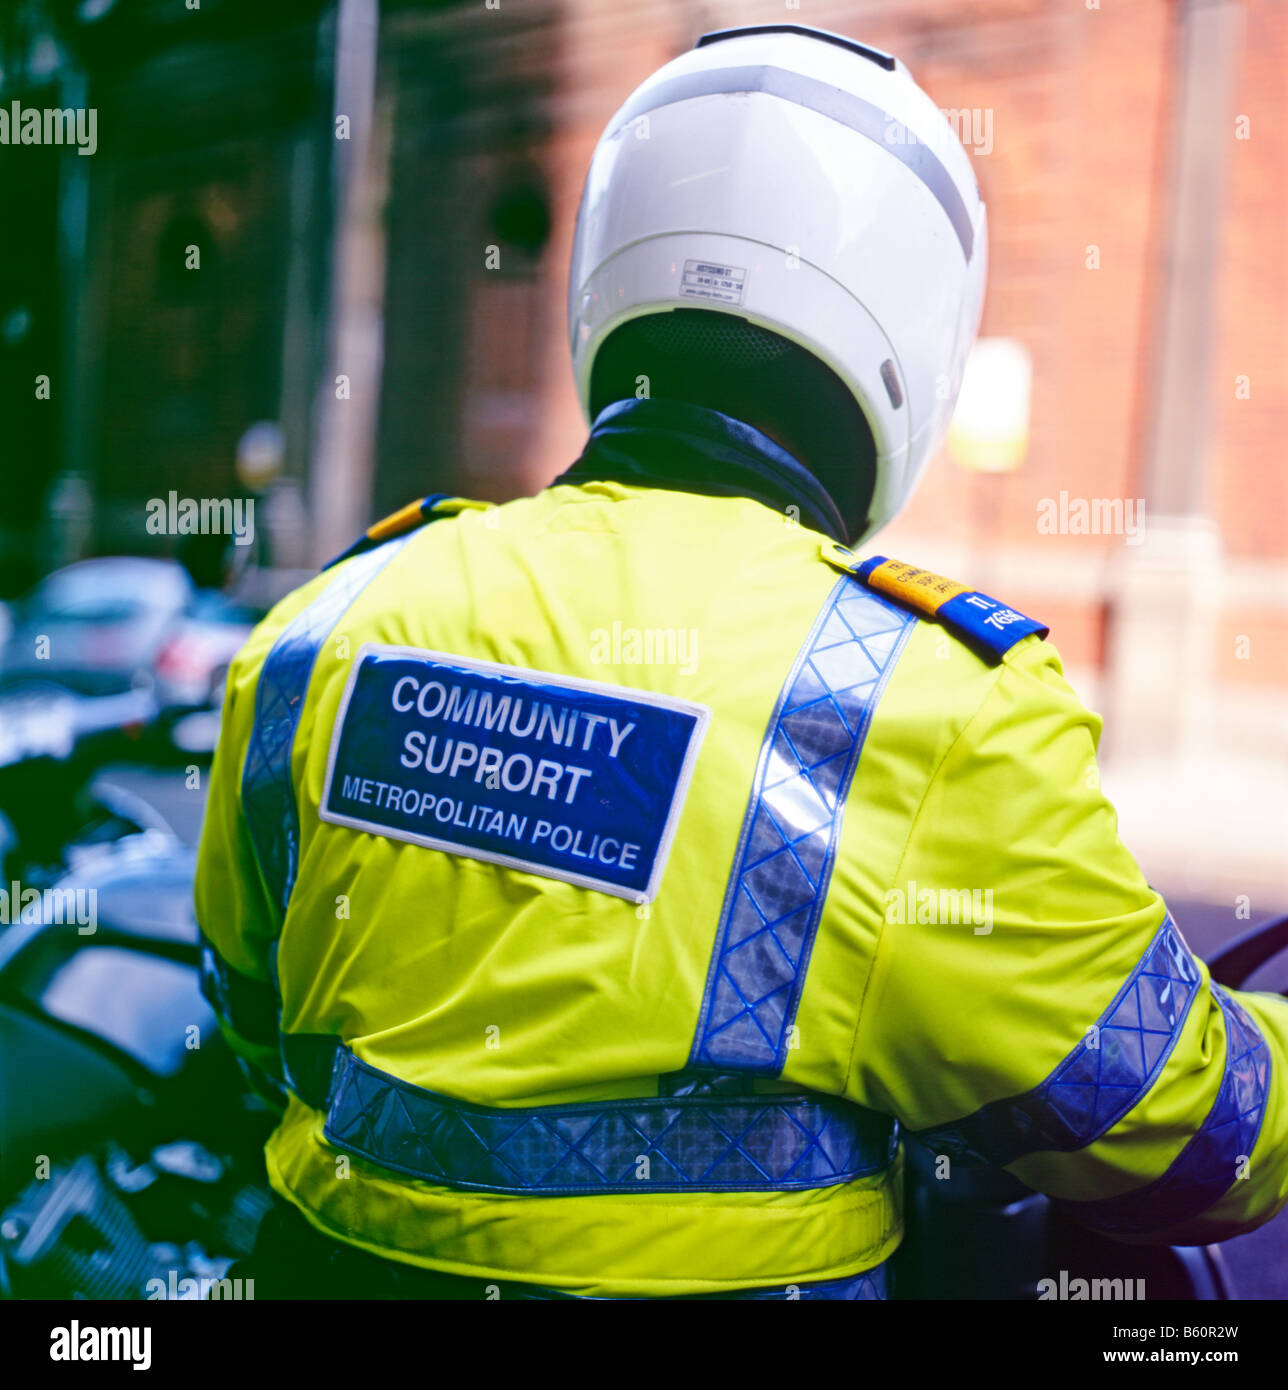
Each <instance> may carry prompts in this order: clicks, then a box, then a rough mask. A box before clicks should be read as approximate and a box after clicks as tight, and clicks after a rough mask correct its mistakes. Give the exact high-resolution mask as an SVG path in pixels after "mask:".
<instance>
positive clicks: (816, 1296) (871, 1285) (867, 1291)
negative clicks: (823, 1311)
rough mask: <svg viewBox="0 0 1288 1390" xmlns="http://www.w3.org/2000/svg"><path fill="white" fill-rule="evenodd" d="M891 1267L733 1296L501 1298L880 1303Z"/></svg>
mask: <svg viewBox="0 0 1288 1390" xmlns="http://www.w3.org/2000/svg"><path fill="white" fill-rule="evenodd" d="M891 1282H892V1280H891V1278H890V1263H889V1261H888V1260H887V1261H884V1262H883V1263H881V1264H879V1265H876V1266H874V1267H873V1268H872V1269H867V1270H864V1272H863V1273H862V1274H851V1275H849V1276H848V1277H847V1278H844V1279H820V1280H817V1281H815V1282H813V1283H797V1284H779V1285H776V1286H775V1287H773V1288H760V1289H734V1290H733V1291H732V1292H730V1293H698V1294H676V1295H674V1296H671V1297H666V1296H663V1297H659V1298H652V1299H608V1298H592V1297H589V1296H587V1295H585V1294H575V1293H564V1292H562V1291H561V1290H558V1289H546V1288H542V1287H541V1286H540V1285H537V1284H531V1285H523V1284H507V1285H505V1286H503V1291H502V1294H501V1297H502V1298H503V1299H505V1300H506V1301H507V1302H512V1301H513V1300H515V1299H520V1300H524V1299H528V1300H537V1299H540V1300H546V1299H569V1298H571V1299H576V1300H577V1301H578V1302H580V1303H620V1302H631V1303H714V1302H720V1303H725V1302H735V1303H744V1302H765V1301H770V1300H781V1301H782V1302H784V1303H790V1302H798V1301H799V1302H801V1303H806V1302H809V1303H822V1302H829V1303H878V1302H883V1301H884V1300H886V1299H888V1298H889V1297H890V1285H891Z"/></svg>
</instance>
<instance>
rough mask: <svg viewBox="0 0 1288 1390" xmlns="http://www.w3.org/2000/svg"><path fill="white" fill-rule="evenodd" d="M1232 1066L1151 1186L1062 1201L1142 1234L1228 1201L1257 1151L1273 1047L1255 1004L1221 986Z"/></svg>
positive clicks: (1099, 1221)
mask: <svg viewBox="0 0 1288 1390" xmlns="http://www.w3.org/2000/svg"><path fill="white" fill-rule="evenodd" d="M1212 995H1213V997H1214V998H1215V999H1216V1001H1217V1003H1218V1004H1219V1005H1220V1006H1221V1012H1222V1013H1223V1014H1224V1015H1225V1074H1224V1076H1223V1078H1222V1081H1221V1089H1220V1091H1219V1092H1218V1093H1217V1097H1216V1100H1215V1101H1214V1102H1213V1103H1212V1109H1211V1110H1210V1111H1208V1115H1207V1119H1205V1120H1204V1121H1203V1127H1202V1128H1201V1129H1200V1130H1199V1131H1198V1133H1197V1134H1195V1136H1194V1137H1193V1138H1192V1139H1191V1140H1190V1142H1189V1143H1188V1144H1186V1146H1185V1147H1184V1148H1183V1149H1182V1150H1181V1152H1180V1154H1179V1155H1178V1156H1177V1158H1176V1160H1175V1161H1174V1162H1173V1163H1172V1165H1171V1166H1170V1167H1169V1168H1168V1170H1167V1172H1165V1173H1164V1174H1163V1176H1162V1177H1161V1178H1158V1179H1157V1180H1156V1181H1155V1182H1152V1183H1150V1184H1149V1186H1148V1187H1138V1188H1135V1189H1134V1190H1133V1191H1131V1192H1124V1193H1122V1194H1121V1195H1120V1196H1118V1197H1109V1198H1105V1199H1103V1200H1101V1201H1098V1202H1061V1203H1060V1206H1061V1207H1062V1208H1063V1209H1064V1210H1065V1211H1066V1212H1067V1213H1068V1214H1069V1215H1070V1216H1072V1217H1074V1218H1075V1219H1076V1220H1078V1221H1081V1222H1082V1223H1084V1224H1085V1225H1088V1226H1092V1227H1095V1228H1096V1229H1097V1230H1101V1231H1109V1232H1112V1233H1113V1234H1115V1235H1142V1234H1145V1233H1146V1232H1149V1231H1159V1230H1163V1229H1164V1228H1165V1227H1168V1226H1175V1225H1178V1224H1179V1223H1181V1222H1183V1221H1189V1220H1190V1219H1192V1218H1193V1217H1195V1216H1199V1215H1200V1214H1201V1213H1202V1212H1204V1211H1206V1210H1207V1208H1208V1207H1210V1206H1211V1205H1212V1204H1213V1203H1214V1202H1217V1201H1220V1199H1221V1198H1222V1197H1223V1196H1224V1195H1225V1193H1226V1192H1227V1191H1228V1190H1229V1189H1230V1187H1231V1186H1232V1185H1233V1184H1234V1183H1235V1182H1236V1181H1237V1180H1238V1179H1239V1177H1240V1176H1241V1175H1243V1174H1246V1171H1247V1165H1248V1163H1249V1162H1250V1160H1251V1158H1252V1151H1253V1149H1255V1148H1256V1146H1257V1138H1258V1136H1259V1135H1260V1133H1261V1121H1262V1118H1263V1117H1264V1115H1265V1113H1266V1096H1267V1094H1268V1093H1269V1090H1270V1049H1269V1047H1267V1045H1266V1040H1265V1038H1264V1037H1263V1036H1262V1034H1261V1029H1260V1028H1258V1027H1257V1025H1256V1023H1255V1022H1254V1021H1253V1019H1252V1018H1251V1017H1249V1015H1248V1012H1247V1010H1246V1009H1245V1008H1244V1007H1243V1006H1242V1005H1241V1004H1240V1003H1239V1002H1238V1001H1237V1000H1235V999H1231V998H1230V996H1229V995H1228V994H1227V993H1226V992H1225V991H1224V990H1223V989H1222V988H1221V987H1220V985H1213V986H1212Z"/></svg>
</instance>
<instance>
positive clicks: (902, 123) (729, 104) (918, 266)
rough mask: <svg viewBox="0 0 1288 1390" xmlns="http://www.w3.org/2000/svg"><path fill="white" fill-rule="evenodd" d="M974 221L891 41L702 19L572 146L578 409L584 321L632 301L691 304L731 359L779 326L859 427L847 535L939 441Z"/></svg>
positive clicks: (903, 493)
mask: <svg viewBox="0 0 1288 1390" xmlns="http://www.w3.org/2000/svg"><path fill="white" fill-rule="evenodd" d="M987 239H988V238H987V222H986V218H985V211H984V204H983V202H982V201H981V199H980V195H979V189H978V186H977V184H976V181H975V174H974V171H973V169H972V168H971V161H970V158H969V156H968V155H967V154H966V152H965V150H964V149H963V148H962V146H961V144H960V143H959V141H958V140H957V138H956V136H955V135H954V133H953V130H952V128H951V126H950V125H949V124H948V122H947V120H945V118H944V116H943V115H942V114H941V112H940V111H939V110H938V108H937V107H936V106H935V104H934V102H933V101H932V100H931V99H930V98H929V97H928V96H927V95H926V94H925V93H924V92H923V91H922V90H921V88H920V87H918V86H917V84H916V83H915V82H914V81H913V79H912V77H911V76H910V74H909V73H908V70H907V69H906V68H905V67H904V66H903V64H902V63H900V62H899V61H898V60H897V59H895V58H892V57H891V56H890V55H888V54H885V53H882V52H880V51H879V50H877V49H872V48H868V47H866V46H864V45H862V44H859V43H856V42H854V41H852V40H850V39H846V38H843V37H841V36H840V35H837V34H831V33H827V32H826V31H823V30H819V29H809V28H805V27H803V26H799V25H794V24H769V25H761V26H756V27H753V28H747V29H731V30H724V31H720V32H717V33H712V34H707V35H704V36H703V37H702V38H701V39H700V40H699V41H698V43H697V45H696V46H695V47H694V48H693V50H692V51H690V52H688V53H685V54H683V55H682V56H681V57H679V58H676V59H675V60H674V61H673V62H670V63H668V64H666V66H665V67H663V68H661V69H659V71H657V72H656V73H654V74H653V76H652V77H650V78H649V79H648V80H647V81H646V82H644V83H643V85H642V86H640V87H638V88H637V89H636V90H635V92H634V93H632V95H631V96H630V97H629V98H628V100H627V101H626V103H625V105H623V106H622V107H621V109H620V110H619V111H618V112H617V114H616V115H615V116H614V117H613V118H612V120H611V121H610V122H609V123H608V127H607V129H606V130H605V131H604V133H603V135H602V136H601V137H600V140H599V144H598V145H597V147H596V149H595V154H594V158H593V159H592V161H591V165H590V171H589V173H588V175H587V178H586V186H585V190H584V192H583V194H582V201H581V208H580V211H579V213H578V216H577V230H576V236H575V239H574V243H573V253H572V268H571V275H570V282H569V327H570V334H571V339H572V356H573V371H574V375H575V377H576V382H577V389H578V393H579V396H580V399H581V402H582V408H583V410H584V411H585V412H586V414H587V417H588V418H592V417H593V410H594V409H597V408H598V407H597V406H595V405H594V404H593V392H592V383H593V381H594V373H595V367H596V359H597V357H598V355H599V353H600V350H601V348H603V346H604V344H605V342H606V340H608V339H609V337H610V335H611V334H613V333H614V331H615V330H618V329H621V328H622V327H623V326H624V325H626V324H628V323H630V322H631V321H632V320H634V319H637V318H641V317H642V316H650V324H649V325H648V327H649V328H660V329H661V330H663V336H664V331H665V329H666V327H667V324H668V322H674V323H679V322H681V318H676V317H674V311H675V310H689V311H692V310H695V309H696V310H701V311H705V312H704V313H703V316H702V322H703V323H704V324H707V325H708V326H709V328H710V329H717V328H720V329H724V330H726V332H725V334H724V337H723V338H722V339H721V342H722V343H723V344H724V348H725V350H727V348H728V345H729V344H730V343H736V344H740V347H739V348H738V349H737V350H738V351H740V352H741V353H742V356H743V358H745V359H746V360H748V361H751V360H753V359H757V358H758V357H760V358H763V357H764V355H765V354H766V353H767V352H768V353H769V354H770V355H772V352H773V348H772V346H771V345H772V344H773V343H775V342H781V340H784V339H785V340H787V342H788V343H790V344H794V345H795V346H796V348H797V349H802V350H803V351H804V352H805V353H808V354H809V355H810V357H811V358H812V359H817V360H818V361H821V362H822V363H824V364H825V365H826V366H827V367H828V368H830V369H831V372H832V373H835V375H836V377H837V378H839V379H840V382H842V383H844V387H845V388H847V390H848V392H849V393H851V394H852V395H853V398H854V401H855V402H856V403H857V406H858V408H859V410H860V411H861V412H862V416H863V418H864V420H866V423H867V429H868V431H870V434H871V440H872V447H873V449H874V452H875V477H874V479H873V482H872V491H871V496H870V500H869V501H868V504H867V515H866V521H862V520H860V522H859V524H858V527H857V529H856V534H853V535H852V536H851V537H850V540H851V541H852V543H854V544H858V543H859V542H860V541H862V540H864V539H865V538H866V537H868V536H871V535H872V534H873V533H874V532H876V531H877V530H879V529H880V528H881V527H882V526H884V525H885V524H886V522H888V521H889V520H890V519H891V518H892V517H894V516H895V515H896V513H898V512H899V511H900V509H901V508H902V507H903V506H904V504H905V503H906V502H907V500H908V499H909V497H910V496H911V495H912V492H913V489H914V488H915V486H916V484H917V482H918V480H919V479H920V477H921V474H922V472H923V471H924V469H925V467H926V464H927V463H928V462H929V460H930V459H931V457H932V456H933V455H934V454H935V452H936V451H937V450H938V448H939V446H940V444H941V443H942V441H943V438H944V435H945V433H946V431H947V428H948V423H949V420H950V418H951V416H952V411H953V406H954V404H955V403H956V400H957V393H958V390H959V388H960V385H961V377H962V371H963V369H964V366H965V362H966V356H967V354H968V353H969V351H970V348H971V344H972V343H973V341H974V338H975V333H976V331H977V329H978V326H979V317H980V310H981V307H982V302H983V295H984V282H985V276H986V262H987ZM708 314H709V315H720V316H723V317H722V318H721V319H718V320H717V319H708V318H707V315H708ZM658 316H671V317H670V318H669V319H668V318H667V317H658ZM696 318H697V315H694V314H692V313H689V314H686V315H683V316H682V319H683V320H684V321H687V322H689V323H692V322H694V321H695V319H696ZM636 327H637V328H640V327H644V325H636ZM732 334H741V337H736V336H731V335H732ZM716 336H717V337H719V335H716ZM713 341H714V339H713ZM782 346H783V348H784V349H785V350H787V344H786V343H783V344H782ZM734 360H741V359H738V358H735V359H734ZM846 403H847V405H848V397H847V399H846ZM753 423H754V422H753ZM868 466H869V467H871V466H872V465H871V463H869V465H868Z"/></svg>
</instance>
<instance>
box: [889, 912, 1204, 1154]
mask: <svg viewBox="0 0 1288 1390" xmlns="http://www.w3.org/2000/svg"><path fill="white" fill-rule="evenodd" d="M1198 985H1199V968H1198V965H1197V964H1196V963H1195V961H1194V958H1193V956H1191V955H1190V953H1189V949H1188V948H1187V946H1186V945H1185V942H1184V940H1183V938H1182V937H1181V934H1180V932H1179V931H1177V929H1176V924H1175V923H1174V922H1173V921H1172V919H1171V917H1170V916H1166V917H1164V918H1163V924H1162V926H1161V927H1159V929H1158V933H1157V935H1156V936H1155V937H1154V939H1153V941H1152V942H1151V943H1150V945H1149V948H1148V949H1147V950H1146V952H1145V954H1144V955H1143V956H1142V957H1141V958H1140V960H1139V962H1137V964H1136V967H1135V969H1134V970H1133V971H1132V972H1131V974H1130V975H1129V976H1128V977H1127V980H1126V983H1124V985H1123V987H1122V988H1121V989H1120V990H1119V991H1118V993H1117V994H1116V995H1115V996H1114V999H1113V1002H1112V1003H1111V1004H1110V1005H1109V1007H1108V1008H1107V1009H1106V1010H1105V1011H1104V1013H1103V1014H1101V1016H1100V1019H1099V1020H1098V1022H1097V1025H1096V1028H1095V1030H1094V1031H1092V1032H1091V1034H1090V1035H1089V1036H1088V1037H1087V1038H1084V1039H1083V1041H1082V1042H1081V1043H1079V1044H1078V1046H1077V1047H1075V1048H1074V1049H1073V1051H1072V1052H1070V1053H1069V1055H1068V1056H1067V1057H1066V1058H1065V1059H1064V1061H1063V1062H1061V1063H1060V1064H1059V1066H1057V1067H1056V1069H1055V1070H1054V1071H1053V1072H1052V1073H1051V1075H1050V1076H1048V1077H1047V1079H1046V1080H1045V1081H1044V1082H1042V1084H1041V1085H1040V1086H1037V1087H1036V1088H1035V1089H1033V1090H1032V1091H1027V1092H1025V1093H1024V1094H1023V1095H1020V1096H1013V1097H1010V1098H1008V1099H1005V1100H997V1101H993V1102H992V1103H991V1104H989V1105H986V1106H984V1107H983V1108H982V1109H980V1110H977V1111H975V1113H974V1114H973V1115H968V1116H966V1118H965V1119H962V1120H956V1121H954V1122H953V1123H951V1124H947V1125H937V1126H935V1127H934V1128H932V1129H925V1130H922V1131H920V1133H918V1134H917V1136H916V1137H917V1138H918V1139H919V1140H920V1141H921V1142H922V1143H923V1144H925V1145H926V1146H927V1147H929V1148H930V1149H931V1150H932V1151H933V1152H935V1153H943V1154H947V1155H948V1156H949V1157H950V1158H954V1159H956V1160H957V1161H958V1162H961V1163H969V1164H981V1163H985V1164H994V1165H997V1164H1005V1163H1013V1162H1014V1161H1015V1160H1016V1159H1018V1158H1022V1157H1024V1155H1025V1154H1031V1153H1037V1152H1039V1151H1042V1150H1056V1151H1058V1152H1063V1153H1071V1152H1073V1151H1074V1150H1075V1149H1081V1148H1085V1147H1086V1145H1088V1144H1090V1143H1092V1142H1093V1141H1094V1140H1096V1139H1099V1138H1100V1136H1101V1135H1102V1134H1105V1133H1107V1132H1108V1131H1109V1130H1110V1129H1112V1128H1113V1126H1114V1125H1116V1124H1117V1123H1118V1121H1119V1120H1121V1119H1122V1117H1123V1116H1124V1115H1125V1114H1126V1113H1127V1112H1128V1111H1129V1110H1130V1109H1132V1107H1133V1106H1135V1105H1136V1104H1137V1103H1138V1102H1139V1101H1140V1100H1141V1098H1142V1097H1143V1096H1144V1094H1145V1092H1146V1091H1148V1090H1149V1088H1150V1086H1152V1085H1153V1084H1154V1081H1155V1079H1156V1078H1157V1077H1158V1075H1159V1074H1160V1073H1161V1071H1162V1070H1163V1067H1164V1065H1165V1063H1166V1062H1167V1059H1168V1057H1169V1056H1170V1055H1171V1052H1172V1049H1173V1048H1174V1047H1175V1046H1176V1040H1177V1039H1178V1038H1179V1037H1180V1035H1181V1029H1182V1028H1183V1027H1184V1024H1185V1019H1186V1016H1187V1015H1188V1014H1189V1011H1190V1005H1191V1004H1192V1003H1193V1002H1194V997H1195V995H1196V993H1197V992H1198Z"/></svg>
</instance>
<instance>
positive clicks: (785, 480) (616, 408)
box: [551, 399, 845, 543]
mask: <svg viewBox="0 0 1288 1390" xmlns="http://www.w3.org/2000/svg"><path fill="white" fill-rule="evenodd" d="M590 482H612V483H626V484H629V485H630V486H633V487H655V488H665V489H667V490H669V491H672V492H697V493H702V494H703V495H705V496H708V497H749V498H751V499H752V500H753V501H755V502H761V503H763V504H764V505H765V506H766V507H770V508H772V509H773V510H774V511H776V512H784V511H786V509H787V508H788V507H796V508H798V509H799V517H798V519H799V521H800V523H801V525H802V526H808V527H811V528H812V529H813V530H816V531H822V532H823V533H824V534H825V535H828V536H831V537H832V539H833V540H837V541H840V542H842V543H844V542H845V524H844V522H843V521H842V520H841V514H840V512H839V511H837V508H836V505H835V503H834V502H833V501H832V499H831V497H829V496H828V494H827V491H826V490H825V489H824V487H823V485H822V484H821V483H820V482H819V481H818V479H817V478H815V477H814V475H813V474H812V473H811V472H810V471H809V469H807V468H806V467H805V465H804V464H802V463H798V462H797V460H796V459H794V458H793V457H792V456H791V454H789V453H788V452H787V451H786V449H783V448H781V447H780V446H779V445H777V444H775V443H774V441H773V440H772V439H770V438H769V436H768V435H765V434H762V433H761V432H760V431H759V430H757V429H753V428H752V427H751V426H750V425H744V424H743V423H742V422H741V421H739V420H735V419H733V418H732V416H729V415H722V414H721V413H720V412H719V411H718V410H708V409H706V407H704V406H698V405H690V404H688V403H687V402H684V401H671V400H661V399H657V400H653V399H650V400H624V401H615V402H614V403H613V404H612V405H609V406H606V407H605V408H604V409H603V410H601V411H600V413H599V415H598V416H596V418H595V423H594V424H593V425H592V426H591V431H590V438H589V439H588V440H587V441H586V447H585V448H584V449H583V450H582V452H581V456H580V458H578V459H577V461H576V463H574V464H573V465H572V467H571V468H569V469H568V470H567V472H565V473H561V474H560V475H559V477H557V478H556V479H555V480H554V482H553V483H552V484H551V486H552V487H554V486H558V485H559V484H573V485H576V484H579V483H590Z"/></svg>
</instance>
